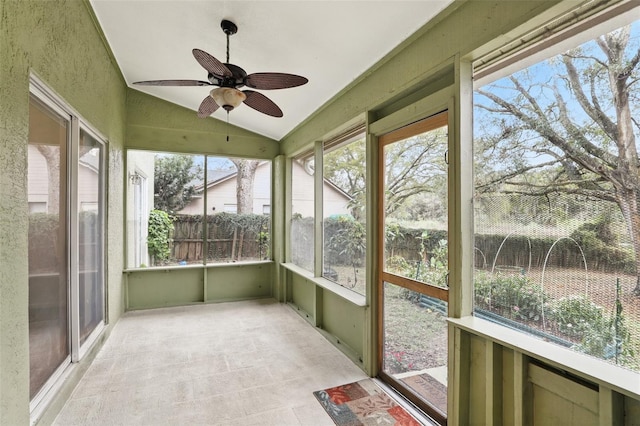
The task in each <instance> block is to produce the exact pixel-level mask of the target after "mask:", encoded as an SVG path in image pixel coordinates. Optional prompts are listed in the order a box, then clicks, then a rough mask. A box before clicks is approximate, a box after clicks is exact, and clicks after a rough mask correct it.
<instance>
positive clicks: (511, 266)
mask: <svg viewBox="0 0 640 426" xmlns="http://www.w3.org/2000/svg"><path fill="white" fill-rule="evenodd" d="M593 33H594V32H591V33H590V34H593ZM639 51H640V23H638V22H634V23H631V24H628V25H626V26H624V27H621V28H617V29H615V30H613V31H610V32H608V33H607V34H604V35H601V36H599V37H597V38H595V39H592V40H591V41H588V42H586V43H583V44H580V45H575V46H574V47H573V48H572V49H570V50H566V51H564V52H563V53H561V54H559V55H556V56H553V57H550V58H548V59H547V60H545V61H542V62H539V63H536V64H533V65H530V66H528V67H527V68H525V69H522V70H520V71H517V72H515V73H513V74H511V75H509V76H507V77H504V78H501V79H499V80H497V81H494V82H492V83H489V84H485V85H483V86H482V87H479V88H478V89H477V90H476V93H475V97H474V103H475V111H474V120H475V128H474V133H475V135H474V144H475V154H474V155H475V182H474V184H475V222H476V226H475V230H476V235H475V297H474V298H475V315H477V316H480V317H483V318H487V319H489V320H492V321H496V322H499V323H501V324H504V325H506V326H509V327H513V328H516V329H519V330H523V331H525V332H528V333H531V334H533V335H535V336H539V337H541V338H543V339H545V340H548V341H552V342H555V343H557V344H560V345H563V346H567V347H570V348H573V349H575V350H577V351H581V352H584V353H586V354H589V355H592V356H594V357H597V358H601V359H603V360H606V361H608V362H611V363H615V364H618V365H621V366H625V367H627V368H630V369H632V370H635V371H640V310H639V309H638V305H639V304H638V300H640V299H639V297H640V279H639V278H638V277H639V276H640V270H638V267H639V265H640V227H638V223H640V210H639V209H638V205H637V199H638V196H640V181H639V180H638V171H639V170H638V168H639V164H640V161H639V158H638V146H637V141H638V140H639V139H638V138H639V137H640V131H639V130H638V126H637V122H636V120H635V118H634V117H637V116H638V112H640V111H639V109H640V99H639V98H638V97H637V92H638V89H639V82H638V77H639V75H640V66H639V61H638V52H639Z"/></svg>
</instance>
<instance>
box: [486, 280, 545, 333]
mask: <svg viewBox="0 0 640 426" xmlns="http://www.w3.org/2000/svg"><path fill="white" fill-rule="evenodd" d="M474 297H475V302H476V307H479V308H481V309H485V310H488V311H491V312H495V313H497V314H499V315H502V316H504V317H505V318H510V319H516V320H523V321H534V322H538V321H541V320H542V307H543V304H544V303H545V302H546V301H547V296H546V295H545V293H544V291H543V290H542V288H541V287H540V286H539V285H537V284H533V283H532V282H531V281H530V280H529V278H527V276H525V275H515V274H502V273H497V274H489V273H478V274H476V278H475V296H474Z"/></svg>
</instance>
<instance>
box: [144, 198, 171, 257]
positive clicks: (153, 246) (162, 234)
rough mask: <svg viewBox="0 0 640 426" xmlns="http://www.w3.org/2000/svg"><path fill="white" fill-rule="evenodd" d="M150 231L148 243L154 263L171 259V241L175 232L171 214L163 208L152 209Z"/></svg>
mask: <svg viewBox="0 0 640 426" xmlns="http://www.w3.org/2000/svg"><path fill="white" fill-rule="evenodd" d="M148 232H149V234H148V236H147V245H148V248H149V255H150V256H151V257H152V258H153V264H158V263H161V262H164V261H167V260H169V255H170V249H169V243H170V242H171V233H172V232H173V219H172V218H171V216H169V214H168V213H167V212H164V211H162V210H151V212H150V213H149V231H148Z"/></svg>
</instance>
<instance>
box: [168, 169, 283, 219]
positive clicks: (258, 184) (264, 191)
mask: <svg viewBox="0 0 640 426" xmlns="http://www.w3.org/2000/svg"><path fill="white" fill-rule="evenodd" d="M236 183H237V180H236V175H235V174H234V175H232V176H230V177H228V178H226V179H225V180H223V181H222V182H220V183H218V184H216V185H214V186H212V187H210V188H209V189H208V193H207V214H212V213H222V212H224V211H225V204H226V205H233V206H235V205H237V197H236V186H237V184H236ZM203 205H204V197H200V196H199V197H198V198H193V199H192V200H191V202H190V203H189V204H188V205H187V206H185V208H183V209H182V210H180V213H181V214H202V213H203V211H202V206H203ZM265 205H268V206H271V163H270V162H264V163H262V164H260V165H259V166H258V168H257V169H256V175H255V180H254V182H253V213H255V214H263V208H264V206H265Z"/></svg>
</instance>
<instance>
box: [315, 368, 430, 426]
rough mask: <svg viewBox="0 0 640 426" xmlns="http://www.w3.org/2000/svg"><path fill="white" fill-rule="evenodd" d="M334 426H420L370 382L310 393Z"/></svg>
mask: <svg viewBox="0 0 640 426" xmlns="http://www.w3.org/2000/svg"><path fill="white" fill-rule="evenodd" d="M313 394H314V395H315V397H316V398H317V399H318V401H319V402H320V404H322V407H323V408H324V409H325V410H326V412H327V414H329V416H331V419H332V420H333V422H334V423H335V424H336V425H338V426H360V425H363V426H366V425H397V426H414V425H415V426H420V424H421V423H420V422H418V421H417V420H416V419H415V418H414V417H413V416H412V415H411V414H409V413H408V412H407V411H406V410H405V409H404V408H403V407H401V406H400V405H398V404H397V403H396V402H395V401H394V400H393V399H392V398H391V397H390V396H389V395H387V394H386V393H385V392H384V391H383V390H382V388H380V387H379V386H378V385H376V384H375V383H374V381H373V380H371V379H365V380H360V381H359V382H355V383H349V384H348V385H342V386H336V387H334V388H329V389H325V390H320V391H316V392H314V393H313Z"/></svg>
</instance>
